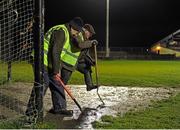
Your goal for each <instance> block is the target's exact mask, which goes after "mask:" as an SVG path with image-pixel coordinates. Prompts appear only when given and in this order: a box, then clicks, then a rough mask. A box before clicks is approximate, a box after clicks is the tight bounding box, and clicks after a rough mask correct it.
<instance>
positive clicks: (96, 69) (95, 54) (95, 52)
mask: <svg viewBox="0 0 180 130" xmlns="http://www.w3.org/2000/svg"><path fill="white" fill-rule="evenodd" d="M94 56H95V73H96V85H97V86H98V87H97V95H98V97H99V99H100V101H101V102H102V105H103V106H104V105H105V103H104V101H103V100H102V98H101V96H100V94H99V80H98V77H99V76H98V67H97V48H96V45H94Z"/></svg>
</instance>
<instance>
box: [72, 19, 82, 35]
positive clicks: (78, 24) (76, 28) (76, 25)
mask: <svg viewBox="0 0 180 130" xmlns="http://www.w3.org/2000/svg"><path fill="white" fill-rule="evenodd" d="M69 25H70V29H71V35H72V36H73V37H76V36H78V34H79V32H81V31H82V28H83V26H84V22H83V20H82V19H81V18H80V17H75V18H74V19H72V20H71V21H70V22H69Z"/></svg>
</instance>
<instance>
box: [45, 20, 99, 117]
mask: <svg viewBox="0 0 180 130" xmlns="http://www.w3.org/2000/svg"><path fill="white" fill-rule="evenodd" d="M83 26H84V25H83V21H82V19H81V18H79V17H76V18H74V19H73V20H71V21H70V22H69V23H67V24H64V25H57V26H55V27H53V28H51V29H50V30H49V31H48V32H47V33H46V35H45V44H44V47H45V49H44V50H45V51H48V53H47V55H45V57H46V56H47V62H46V58H44V60H45V63H44V64H45V65H46V66H47V68H48V75H49V77H50V85H49V87H50V90H51V93H52V102H53V108H52V109H51V110H50V111H49V112H51V113H53V114H64V115H70V116H72V111H71V110H66V97H65V93H64V89H63V87H62V86H61V85H59V84H58V83H57V81H56V77H57V76H59V77H60V78H61V79H62V81H63V82H64V84H67V82H68V80H69V79H70V76H71V74H72V72H73V71H74V70H75V66H76V64H77V61H78V57H79V55H80V51H81V49H85V48H90V47H92V46H93V45H94V44H96V43H94V42H93V41H90V40H86V41H84V39H83V36H82V33H81V32H82V27H83ZM46 42H49V43H48V44H49V48H48V50H47V48H46ZM59 59H60V60H59ZM51 81H52V82H53V83H51ZM55 86H57V87H55ZM56 88H59V89H60V91H61V93H59V92H58V91H57V89H56Z"/></svg>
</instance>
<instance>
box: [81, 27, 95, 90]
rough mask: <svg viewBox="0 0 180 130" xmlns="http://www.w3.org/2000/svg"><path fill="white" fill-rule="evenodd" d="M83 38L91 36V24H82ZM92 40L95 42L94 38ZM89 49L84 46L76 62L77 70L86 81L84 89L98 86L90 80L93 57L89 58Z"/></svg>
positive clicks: (92, 29) (86, 38)
mask: <svg viewBox="0 0 180 130" xmlns="http://www.w3.org/2000/svg"><path fill="white" fill-rule="evenodd" d="M83 28H84V35H83V36H84V40H85V41H87V40H90V38H92V36H93V35H94V34H95V31H94V28H93V26H92V25H91V24H85V25H84V27H83ZM94 42H97V41H95V40H94ZM89 51H90V49H89V48H86V49H83V50H82V51H81V55H80V57H79V59H78V64H77V70H78V71H79V72H81V73H82V74H84V80H85V83H86V90H87V91H90V90H92V89H96V88H97V87H98V86H96V85H93V81H92V76H91V73H92V70H91V66H94V59H92V58H91V56H90V54H89Z"/></svg>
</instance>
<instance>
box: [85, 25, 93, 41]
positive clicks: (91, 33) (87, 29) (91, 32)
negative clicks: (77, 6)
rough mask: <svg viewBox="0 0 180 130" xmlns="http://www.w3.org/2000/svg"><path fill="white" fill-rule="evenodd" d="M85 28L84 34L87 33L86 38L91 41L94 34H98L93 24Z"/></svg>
mask: <svg viewBox="0 0 180 130" xmlns="http://www.w3.org/2000/svg"><path fill="white" fill-rule="evenodd" d="M83 28H84V32H85V37H86V38H87V39H89V38H90V37H92V36H93V35H94V34H96V33H95V31H94V28H93V26H92V25H91V24H85V25H84V27H83Z"/></svg>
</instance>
